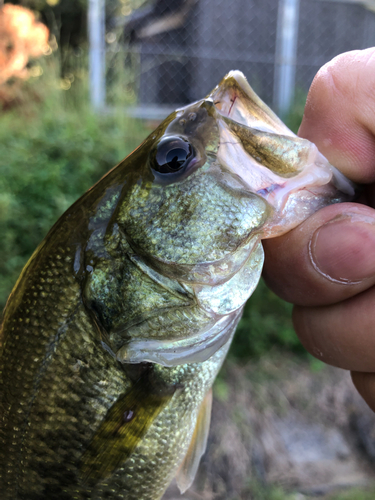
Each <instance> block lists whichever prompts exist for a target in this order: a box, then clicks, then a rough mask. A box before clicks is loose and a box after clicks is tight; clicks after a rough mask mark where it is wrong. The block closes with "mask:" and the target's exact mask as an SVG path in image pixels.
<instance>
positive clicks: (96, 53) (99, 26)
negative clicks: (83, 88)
mask: <svg viewBox="0 0 375 500" xmlns="http://www.w3.org/2000/svg"><path fill="white" fill-rule="evenodd" d="M87 21H88V23H87V24H88V32H89V33H88V35H89V71H90V100H91V104H92V106H93V107H94V108H95V109H97V110H98V109H100V108H103V107H104V105H105V39H104V36H105V0H89V2H88V19H87Z"/></svg>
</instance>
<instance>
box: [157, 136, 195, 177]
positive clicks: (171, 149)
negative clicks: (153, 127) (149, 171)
mask: <svg viewBox="0 0 375 500" xmlns="http://www.w3.org/2000/svg"><path fill="white" fill-rule="evenodd" d="M192 153H193V149H192V147H191V144H190V143H189V142H187V141H185V140H183V139H180V138H179V137H172V138H171V137H168V138H167V139H165V140H162V141H160V143H159V144H158V147H157V151H156V155H155V160H154V162H153V168H154V169H155V170H156V171H157V172H160V173H161V174H173V173H175V172H178V171H179V170H182V169H183V168H184V167H186V166H187V164H188V162H189V159H190V158H191V156H192Z"/></svg>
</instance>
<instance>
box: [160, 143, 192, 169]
mask: <svg viewBox="0 0 375 500" xmlns="http://www.w3.org/2000/svg"><path fill="white" fill-rule="evenodd" d="M188 156H189V155H188V153H187V152H186V151H185V150H184V149H181V148H175V149H171V150H170V151H168V153H167V156H166V158H165V163H166V164H167V165H168V167H169V168H170V169H171V170H179V169H180V168H181V167H182V165H183V164H184V163H185V161H186V158H187V157H188Z"/></svg>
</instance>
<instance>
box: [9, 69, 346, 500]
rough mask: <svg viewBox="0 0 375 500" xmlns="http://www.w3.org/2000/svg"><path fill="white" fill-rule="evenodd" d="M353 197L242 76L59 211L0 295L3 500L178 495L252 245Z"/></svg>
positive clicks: (188, 479)
mask: <svg viewBox="0 0 375 500" xmlns="http://www.w3.org/2000/svg"><path fill="white" fill-rule="evenodd" d="M301 152H302V153H303V154H302V153H301ZM300 153H301V154H300ZM260 161H263V163H264V164H262V163H260ZM296 165H297V166H296ZM353 193H354V189H353V185H352V184H351V183H350V182H349V181H347V180H346V179H345V178H344V177H343V176H342V174H340V172H338V171H337V170H336V169H335V168H334V167H332V166H331V165H330V164H329V163H328V162H327V160H326V159H325V158H324V157H323V156H322V155H321V154H320V153H319V152H318V151H317V149H316V147H315V146H314V145H313V144H311V143H309V142H308V141H304V140H303V139H299V138H297V137H296V136H294V134H293V133H292V132H291V131H290V130H289V129H287V127H286V126H285V125H284V124H283V123H282V122H281V121H280V120H279V119H278V118H277V117H276V116H275V115H274V114H273V113H272V111H271V110H269V109H268V108H267V107H266V106H265V105H264V103H262V102H261V101H260V100H259V98H258V97H257V96H256V95H255V94H254V92H253V91H252V89H251V88H250V86H249V85H248V83H247V81H246V79H245V77H244V76H243V75H242V74H241V73H239V72H231V73H229V74H228V75H227V76H226V77H225V78H224V79H223V80H222V82H221V83H220V84H219V85H218V87H216V88H215V89H214V90H213V91H212V92H211V94H210V95H209V96H207V97H206V98H205V99H202V100H201V101H198V102H196V103H193V104H191V105H189V106H187V107H184V108H181V109H179V110H177V111H175V112H174V113H172V114H171V115H170V116H169V117H167V118H166V120H164V122H163V123H161V124H160V126H159V127H158V128H157V129H156V130H155V131H154V132H153V133H152V134H151V135H150V136H149V137H148V138H147V139H146V140H145V141H144V143H143V144H142V145H141V146H140V147H139V148H137V149H136V150H135V151H134V152H133V153H132V154H131V155H129V156H128V157H127V158H126V159H125V160H123V161H122V162H121V163H120V164H119V165H118V166H117V167H115V168H114V169H113V170H111V171H110V172H109V173H108V174H107V175H106V176H104V177H103V178H102V179H101V180H100V181H99V182H98V183H97V184H96V185H95V186H93V187H92V188H91V189H90V190H89V191H88V192H87V193H85V194H84V195H83V196H82V197H81V198H80V199H79V200H78V201H77V202H76V203H75V204H74V205H72V207H70V208H69V209H68V210H67V212H65V214H63V216H62V217H61V218H60V219H59V220H58V221H57V222H56V224H55V225H54V227H53V228H52V229H51V230H50V232H49V233H48V235H47V236H46V238H45V239H44V240H43V242H42V243H41V244H40V246H39V247H38V248H37V250H36V251H35V252H34V254H33V256H32V257H31V259H30V261H29V262H28V263H27V265H26V267H25V269H24V270H23V272H22V273H21V276H20V278H19V280H18V281H17V283H16V285H15V287H14V289H13V291H12V293H11V295H10V297H9V300H8V302H7V305H6V308H5V310H4V314H3V322H2V325H1V330H0V492H1V500H104V499H109V500H160V498H161V497H162V495H163V493H164V491H165V489H166V488H167V486H168V484H169V483H170V481H171V480H172V479H173V477H176V481H177V485H178V486H179V488H180V490H181V491H182V492H183V491H185V490H186V489H187V488H188V487H189V486H190V485H191V484H192V481H193V480H194V476H195V473H196V471H197V468H198V464H199V460H200V457H201V456H202V454H203V453H204V449H205V446H206V441H207V434H208V429H209V416H210V411H211V400H212V399H211V391H210V389H211V386H212V384H213V382H214V379H215V377H216V375H217V373H218V371H219V369H220V367H221V365H222V363H223V361H224V358H225V356H226V354H227V352H228V349H229V346H230V343H231V340H232V338H233V335H234V331H235V328H236V326H237V324H238V321H239V319H240V317H241V313H242V309H243V306H244V303H245V302H246V300H247V298H248V297H249V296H250V295H251V293H252V291H253V290H254V289H255V287H256V284H257V282H258V280H259V278H260V274H261V270H262V264H263V258H264V253H263V249H262V245H261V239H262V238H266V237H272V236H277V235H280V234H283V233H285V232H287V231H289V230H290V229H292V228H293V227H295V226H297V225H298V224H299V223H300V222H302V221H303V220H304V219H306V218H307V217H308V216H309V215H311V214H312V213H314V212H315V211H316V210H318V209H319V208H320V207H322V206H324V205H326V204H329V203H336V202H339V201H347V200H350V199H351V198H352V196H353Z"/></svg>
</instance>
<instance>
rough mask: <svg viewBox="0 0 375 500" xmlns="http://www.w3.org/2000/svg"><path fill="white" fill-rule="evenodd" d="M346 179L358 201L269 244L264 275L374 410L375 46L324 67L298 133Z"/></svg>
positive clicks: (313, 344)
mask: <svg viewBox="0 0 375 500" xmlns="http://www.w3.org/2000/svg"><path fill="white" fill-rule="evenodd" d="M299 135H300V136H301V137H304V138H307V139H309V140H310V141H311V142H314V143H315V144H316V145H317V146H318V148H319V150H320V151H321V152H322V153H323V154H324V155H325V156H326V157H327V159H328V160H329V161H330V162H331V163H332V165H334V166H335V167H337V168H339V169H340V170H341V171H342V172H343V173H344V174H345V175H346V176H347V177H348V178H349V179H351V180H353V181H355V182H358V183H360V184H365V185H366V187H365V190H364V193H363V195H362V197H361V200H360V201H361V203H363V204H359V203H340V204H337V205H331V206H328V207H326V208H324V209H322V210H320V211H319V212H317V213H316V214H314V215H313V216H312V217H310V218H309V219H307V220H306V221H305V222H304V223H303V224H301V225H300V226H298V227H297V228H296V229H294V230H293V231H290V232H289V233H287V234H286V235H284V236H282V237H279V238H275V239H270V240H265V241H264V249H265V254H266V259H265V268H264V277H265V280H266V282H267V283H268V285H269V286H270V287H271V288H272V289H273V290H274V291H275V292H276V293H277V294H278V295H279V296H280V297H282V298H283V299H285V300H287V301H289V302H292V303H294V304H295V307H294V311H293V321H294V326H295V329H296V332H297V334H298V336H299V337H300V340H301V342H302V343H303V345H304V346H305V347H306V349H307V350H308V351H309V352H310V353H311V354H312V355H314V356H315V357H317V358H319V359H321V360H322V361H324V362H326V363H328V364H331V365H334V366H338V367H340V368H344V369H347V370H351V371H352V379H353V382H354V385H355V386H356V388H357V389H358V391H359V392H360V394H361V395H362V397H363V398H364V399H365V400H366V402H367V403H368V405H369V406H370V407H371V408H372V409H373V410H374V411H375V286H374V285H375V210H374V208H375V48H371V49H366V50H363V51H353V52H347V53H345V54H341V55H340V56H338V57H336V58H335V59H333V60H332V61H331V62H330V63H328V64H327V65H325V66H323V68H322V69H321V70H320V71H319V72H318V74H317V76H316V77H315V79H314V81H313V83H312V85H311V89H310V92H309V95H308V98H307V103H306V108H305V114H304V117H303V121H302V124H301V127H300V129H299Z"/></svg>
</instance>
